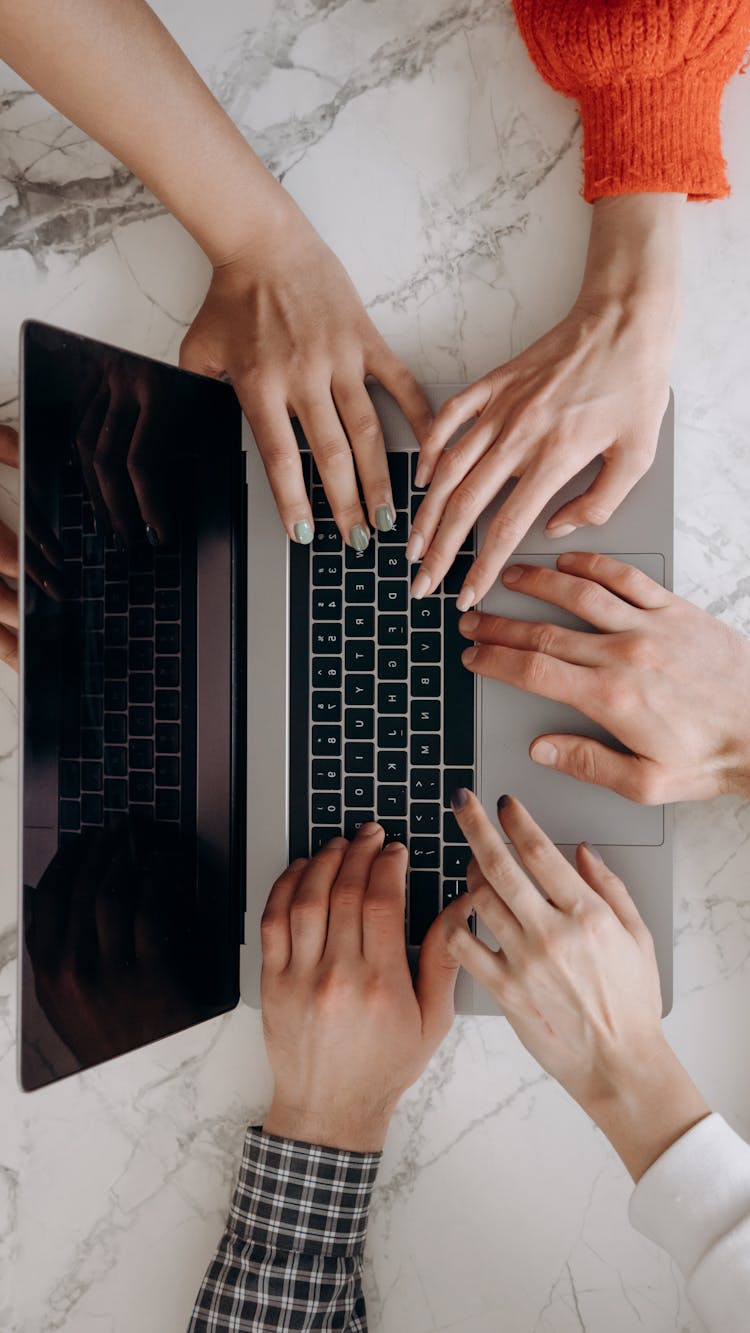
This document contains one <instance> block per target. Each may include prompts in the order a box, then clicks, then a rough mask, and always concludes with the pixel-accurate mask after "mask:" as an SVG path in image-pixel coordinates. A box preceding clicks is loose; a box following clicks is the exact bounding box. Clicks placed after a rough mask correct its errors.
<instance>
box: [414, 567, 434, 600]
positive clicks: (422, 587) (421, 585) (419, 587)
mask: <svg viewBox="0 0 750 1333" xmlns="http://www.w3.org/2000/svg"><path fill="white" fill-rule="evenodd" d="M429 591H430V576H429V574H428V573H427V570H426V569H420V571H419V573H418V574H417V577H416V578H415V580H414V582H413V583H412V585H411V595H412V597H415V598H416V600H417V601H419V599H420V597H424V595H425V593H426V592H429Z"/></svg>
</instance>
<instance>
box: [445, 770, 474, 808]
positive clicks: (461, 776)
mask: <svg viewBox="0 0 750 1333" xmlns="http://www.w3.org/2000/svg"><path fill="white" fill-rule="evenodd" d="M459 787H466V788H467V789H468V790H469V791H473V790H474V770H473V769H471V768H447V769H446V770H445V772H444V774H443V805H445V806H450V803H451V792H454V791H457V790H458V788H459Z"/></svg>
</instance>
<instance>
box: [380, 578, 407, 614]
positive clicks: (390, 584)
mask: <svg viewBox="0 0 750 1333" xmlns="http://www.w3.org/2000/svg"><path fill="white" fill-rule="evenodd" d="M408 601H409V590H408V587H407V584H406V580H405V579H404V580H402V581H401V582H395V581H394V580H393V579H381V581H380V583H379V585H378V610H379V611H405V610H406V608H407V605H408Z"/></svg>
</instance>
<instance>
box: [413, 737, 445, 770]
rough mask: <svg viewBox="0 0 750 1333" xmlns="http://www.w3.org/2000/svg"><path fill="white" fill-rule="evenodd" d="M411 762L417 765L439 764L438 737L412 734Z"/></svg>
mask: <svg viewBox="0 0 750 1333" xmlns="http://www.w3.org/2000/svg"><path fill="white" fill-rule="evenodd" d="M411 762H412V763H413V764H415V765H417V766H419V765H420V764H439V763H440V737H439V736H427V735H425V736H412V738H411Z"/></svg>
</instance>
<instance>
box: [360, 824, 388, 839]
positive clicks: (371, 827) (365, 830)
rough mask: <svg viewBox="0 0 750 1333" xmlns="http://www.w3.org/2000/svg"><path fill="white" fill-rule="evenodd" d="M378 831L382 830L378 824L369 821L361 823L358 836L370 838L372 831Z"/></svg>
mask: <svg viewBox="0 0 750 1333" xmlns="http://www.w3.org/2000/svg"><path fill="white" fill-rule="evenodd" d="M380 832H382V830H381V828H380V825H379V824H373V822H372V821H370V823H369V824H363V825H362V827H361V829H360V830H359V836H360V838H371V837H372V836H373V834H374V833H380Z"/></svg>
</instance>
